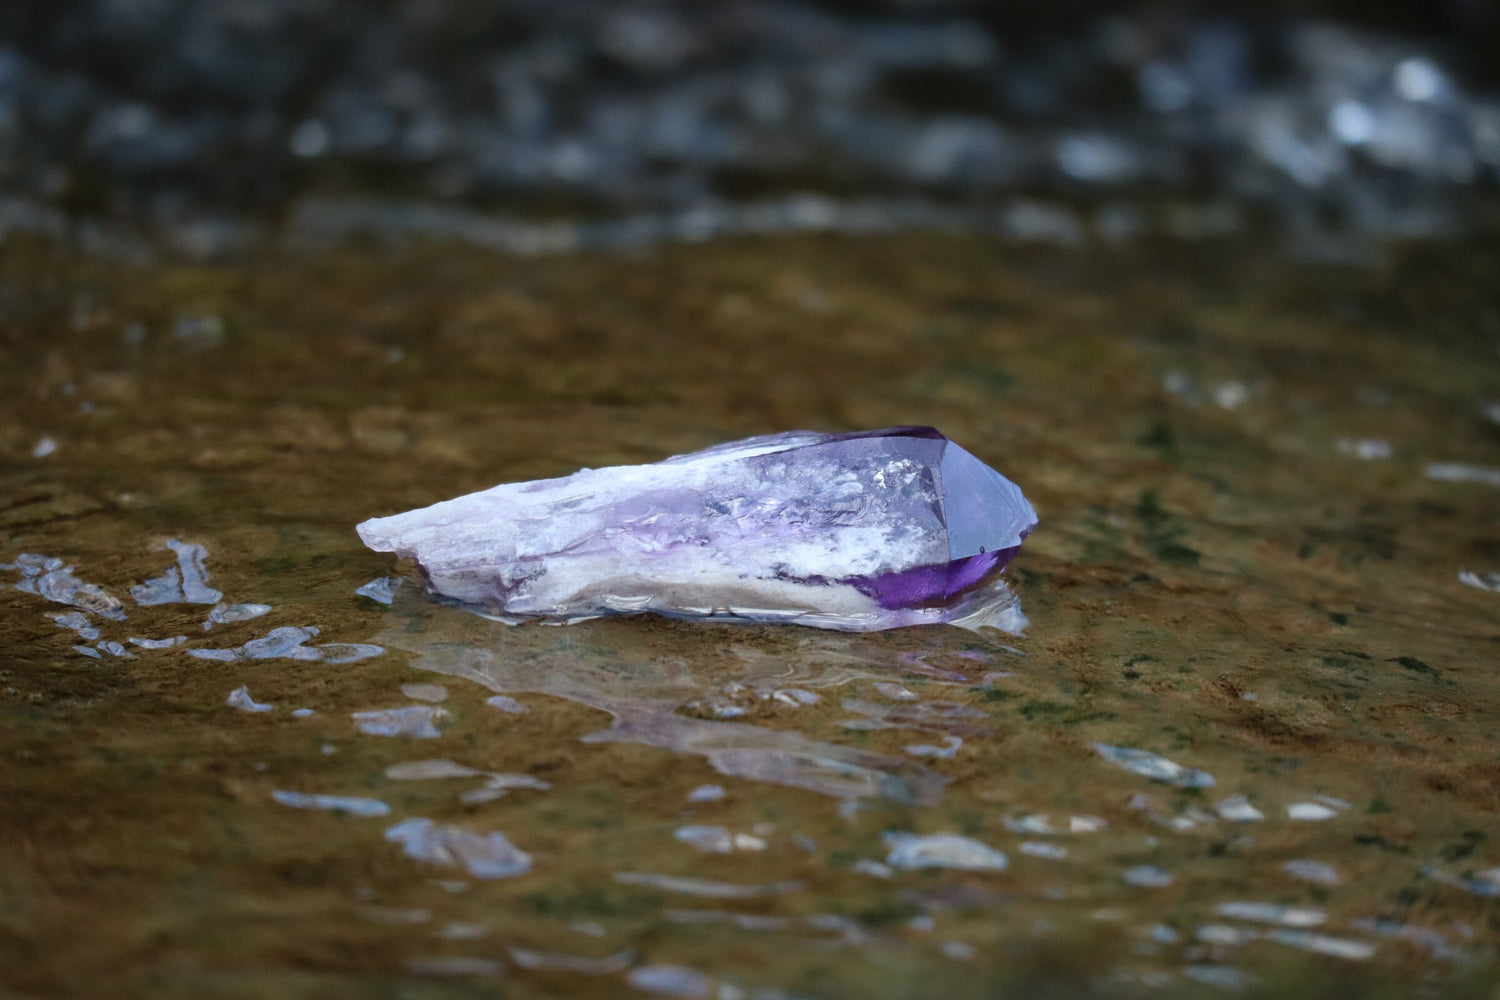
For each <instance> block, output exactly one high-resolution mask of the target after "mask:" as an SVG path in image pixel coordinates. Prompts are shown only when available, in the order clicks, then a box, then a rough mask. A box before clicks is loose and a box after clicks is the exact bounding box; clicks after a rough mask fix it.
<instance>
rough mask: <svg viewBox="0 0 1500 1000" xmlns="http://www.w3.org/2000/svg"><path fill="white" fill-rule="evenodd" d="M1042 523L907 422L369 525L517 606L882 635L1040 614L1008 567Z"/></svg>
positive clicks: (565, 617)
mask: <svg viewBox="0 0 1500 1000" xmlns="http://www.w3.org/2000/svg"><path fill="white" fill-rule="evenodd" d="M1035 526H1036V514H1035V513H1034V512H1033V511H1032V509H1031V505H1030V504H1029V503H1027V502H1026V498H1025V497H1023V496H1022V495H1021V491H1020V489H1019V488H1018V487H1017V486H1016V485H1015V484H1014V483H1012V482H1011V481H1010V480H1008V479H1006V478H1005V477H1004V476H1002V475H1000V474H999V473H998V472H996V471H995V470H993V469H991V468H990V467H989V466H987V465H985V464H984V463H983V462H981V461H979V459H977V458H975V457H974V456H973V455H971V454H969V453H968V452H967V451H965V450H964V449H962V448H960V447H959V446H958V445H956V444H954V443H953V442H951V441H949V440H948V439H947V438H945V437H944V436H943V435H942V434H940V433H938V432H937V431H936V430H934V429H932V428H930V427H893V428H888V429H885V430H878V431H865V432H860V433H853V434H819V433H814V432H810V431H792V432H788V433H784V434H772V435H767V436H764V437H754V438H749V439H746V440H744V441H735V442H731V443H729V444H723V445H718V446H716V447H712V448H708V449H705V450H703V451H698V452H693V453H692V454H688V455H677V456H675V457H672V458H668V459H666V460H664V461H661V462H657V463H656V464H654V465H630V466H616V467H612V468H604V469H584V470H582V471H580V472H576V473H574V474H573V475H571V476H565V477H563V478H560V479H544V480H539V481H536V482H529V483H510V484H505V485H501V486H496V487H494V488H493V489H488V490H484V491H482V492H479V493H471V494H469V495H468V496H462V497H458V498H457V499H454V500H448V501H445V502H443V503H438V504H434V505H433V506H431V507H426V508H423V509H421V510H413V511H408V512H406V513H404V514H396V515H393V516H391V517H377V518H373V519H371V520H369V521H366V522H364V523H363V524H361V525H359V528H358V531H359V535H360V537H361V538H362V539H363V540H364V542H365V544H366V545H368V546H370V548H372V549H375V550H377V551H381V552H395V553H397V554H398V555H401V556H405V557H409V558H412V559H415V560H416V562H417V563H418V564H419V565H420V566H421V568H422V571H423V573H425V574H426V577H427V581H428V585H429V587H430V588H431V589H432V590H433V591H434V592H436V593H437V594H439V595H442V596H443V597H445V598H448V599H450V600H452V601H455V602H458V603H461V604H464V605H468V606H470V607H473V608H475V609H477V610H480V611H482V612H486V613H489V614H492V615H495V616H500V617H504V618H526V617H538V618H544V619H549V620H552V621H579V620H582V619H585V618H591V617H596V616H599V615H606V614H632V613H637V612H642V611H653V612H657V613H660V614H666V615H674V616H679V617H691V618H699V617H705V618H706V617H712V618H729V619H739V620H750V621H784V622H797V623H800V624H805V625H816V626H819V627H823V628H835V629H843V630H846V631H868V630H874V629H884V628H893V627H896V626H900V625H915V624H926V623H938V622H952V623H955V624H969V625H973V624H989V625H1000V626H1001V627H1006V621H1007V620H1008V621H1010V622H1011V623H1015V622H1016V621H1019V622H1020V623H1022V624H1024V618H1023V617H1022V616H1021V615H1020V612H1019V610H1018V609H1017V608H1016V602H1015V599H1014V597H1013V595H1011V594H1010V592H1009V590H1008V589H1006V588H1005V586H1004V584H1003V583H1000V582H999V581H998V580H995V575H996V574H997V573H998V571H999V570H1000V569H1001V567H1003V566H1004V565H1005V564H1006V563H1007V562H1008V561H1009V560H1010V558H1011V556H1013V555H1014V554H1015V552H1016V550H1017V549H1018V548H1019V547H1020V545H1021V541H1022V539H1024V538H1025V537H1026V536H1027V534H1029V533H1030V531H1031V529H1032V528H1033V527H1035ZM1006 614H1008V615H1009V618H1008V619H1007V618H1006Z"/></svg>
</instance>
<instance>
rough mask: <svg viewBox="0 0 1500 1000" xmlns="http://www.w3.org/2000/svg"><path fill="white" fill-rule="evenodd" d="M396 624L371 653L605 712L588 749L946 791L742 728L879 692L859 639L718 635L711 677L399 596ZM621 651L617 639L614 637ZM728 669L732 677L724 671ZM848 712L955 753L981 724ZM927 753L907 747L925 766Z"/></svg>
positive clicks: (859, 789) (770, 732) (830, 790)
mask: <svg viewBox="0 0 1500 1000" xmlns="http://www.w3.org/2000/svg"><path fill="white" fill-rule="evenodd" d="M393 610H394V612H395V613H394V615H393V616H392V619H391V622H392V623H391V625H390V627H388V628H387V629H386V630H385V631H384V632H382V633H381V634H380V635H378V636H376V637H375V640H376V642H377V643H378V644H379V645H381V646H384V647H386V648H389V649H398V650H406V651H407V652H410V653H414V654H416V656H417V657H418V659H417V661H416V665H417V666H419V667H421V668H423V669H426V670H432V671H435V672H437V673H443V674H448V675H451V676H455V677H463V678H467V679H470V680H473V681H476V682H478V683H480V684H482V685H484V686H485V687H487V688H489V689H491V690H493V691H495V692H497V693H499V694H503V695H506V696H510V695H516V694H546V695H552V696H555V697H559V698H566V699H568V700H569V701H573V702H576V703H578V704H582V705H587V706H589V707H590V708H597V709H599V710H601V711H604V712H608V713H609V714H610V715H611V716H612V717H613V719H614V721H613V724H612V725H611V726H610V727H609V728H608V729H604V730H601V731H599V732H596V733H591V734H589V735H587V736H585V737H584V740H585V741H586V742H592V743H599V742H606V741H611V740H624V741H631V742H637V743H644V744H647V745H650V746H654V747H659V748H661V749H664V750H672V751H676V752H681V753H692V754H698V755H701V756H703V757H705V758H707V760H708V761H709V763H710V764H712V766H713V767H714V768H715V769H717V770H718V771H719V772H720V773H722V774H725V775H731V776H735V777H741V778H749V779H753V780H758V781H767V782H771V783H774V784H780V785H792V786H796V787H799V788H807V789H811V790H813V791H817V792H822V793H824V794H826V795H831V796H834V797H837V798H841V799H846V800H852V799H858V798H862V797H880V798H885V799H890V800H894V801H896V802H905V803H912V804H918V805H926V804H933V803H935V802H937V801H938V800H939V799H940V797H941V794H942V788H943V785H944V784H945V782H946V780H947V779H946V778H944V777H942V776H941V775H939V774H937V773H936V772H934V771H933V770H931V769H929V768H927V767H924V766H922V765H921V764H919V763H917V762H916V761H913V760H908V759H904V758H901V757H897V756H893V755H890V754H883V753H875V752H871V751H866V750H860V749H856V748H852V747H848V746H843V745H839V744H836V743H830V742H826V741H819V740H814V739H810V738H808V737H806V736H803V735H801V734H799V733H797V732H789V731H786V730H780V729H770V728H766V727H763V726H758V725H754V724H751V723H748V722H740V721H735V720H737V719H739V718H741V717H743V716H744V715H746V714H747V712H748V711H749V710H750V708H752V707H753V706H754V705H755V704H756V703H757V702H759V701H761V700H765V699H774V700H775V701H776V702H778V703H780V704H784V705H787V706H788V707H792V708H795V707H797V706H808V705H814V704H817V703H818V702H819V701H820V700H821V697H820V695H818V693H817V691H818V690H819V689H831V688H836V687H838V686H841V685H843V684H846V683H848V682H850V681H853V680H856V679H878V678H880V677H882V676H884V675H882V674H879V673H876V672H875V670H876V669H877V668H876V667H874V666H872V659H871V657H870V655H868V653H866V655H859V654H858V653H856V647H855V646H854V645H853V643H855V642H856V641H857V640H853V639H848V638H844V637H839V636H827V635H823V634H821V633H814V632H810V631H809V632H808V633H807V634H806V636H805V637H804V636H803V633H802V632H801V631H800V630H799V631H798V632H797V633H796V635H797V637H798V639H799V640H800V641H799V642H798V645H797V646H796V648H795V651H794V653H793V655H789V656H777V655H773V654H768V653H766V652H763V651H762V650H760V649H756V648H754V647H752V646H751V645H749V644H748V642H745V640H746V639H748V636H747V635H745V634H742V633H739V632H737V629H738V628H739V627H738V626H723V627H722V628H715V627H713V626H709V627H710V628H715V630H714V631H713V633H712V635H711V638H712V640H713V641H714V646H713V648H714V650H715V651H716V653H719V654H723V653H727V654H728V656H727V657H723V658H722V662H718V660H719V657H717V656H716V662H715V663H714V664H713V669H711V670H710V669H706V668H705V666H704V665H702V664H695V663H693V662H692V661H691V659H689V658H686V657H685V656H683V655H681V654H680V653H679V652H678V651H676V650H672V651H670V652H669V653H668V654H667V655H662V654H661V653H660V652H658V653H656V655H650V654H646V655H642V654H640V653H624V652H622V651H621V650H619V649H617V648H615V647H614V646H613V645H612V644H611V643H610V642H609V641H608V640H607V639H605V638H604V637H603V634H602V633H600V632H597V631H593V630H591V629H589V628H586V627H585V628H578V627H564V628H547V627H538V626H522V627H514V626H509V625H504V624H500V623H496V622H493V621H489V620H486V619H484V618H482V617H479V616H475V615H468V614H462V613H459V612H457V611H455V610H454V609H451V608H445V607H442V606H440V605H436V604H434V603H433V602H431V601H429V600H427V599H426V598H425V597H421V596H418V595H413V594H411V592H410V589H409V590H408V591H407V592H406V593H405V594H398V596H397V598H396V601H395V604H394V605H393ZM615 638H618V634H615ZM726 664H727V669H726V667H725V665H726ZM844 707H845V708H847V709H848V710H850V711H852V712H855V713H857V714H859V715H861V716H864V718H861V719H857V720H850V722H849V723H848V728H851V729H868V728H881V727H885V726H898V725H899V726H901V727H902V728H907V729H915V730H918V731H924V732H932V733H936V734H938V735H940V736H944V737H945V738H947V739H948V740H949V741H950V742H949V743H948V746H953V745H956V744H959V743H961V738H962V736H963V735H967V734H970V733H973V732H975V731H976V727H975V722H974V716H977V715H980V713H976V712H973V711H964V710H962V709H961V707H959V706H952V707H946V706H944V705H943V704H941V703H933V704H931V705H929V706H926V707H925V708H924V709H923V710H919V709H918V708H917V707H915V706H901V705H899V704H897V705H892V706H891V707H889V708H887V707H884V706H874V705H870V704H868V703H865V702H862V701H858V700H853V699H851V700H848V701H846V702H844ZM931 749H932V748H930V747H927V746H925V745H918V746H914V747H913V748H911V752H912V753H913V754H914V755H916V756H923V755H928V751H929V750H931Z"/></svg>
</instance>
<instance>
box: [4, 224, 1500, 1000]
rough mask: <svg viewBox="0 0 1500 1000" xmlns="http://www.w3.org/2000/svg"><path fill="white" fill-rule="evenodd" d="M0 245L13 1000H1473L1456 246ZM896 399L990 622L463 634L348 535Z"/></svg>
mask: <svg viewBox="0 0 1500 1000" xmlns="http://www.w3.org/2000/svg"><path fill="white" fill-rule="evenodd" d="M3 252H4V256H3V258H0V449H3V450H0V484H3V485H0V498H3V499H0V562H4V563H5V564H6V565H7V566H9V567H10V568H9V569H5V570H0V583H3V585H4V589H0V649H3V652H4V657H3V658H4V663H3V665H0V717H3V723H0V754H3V757H0V759H3V760H4V762H5V763H4V765H3V768H0V790H3V793H4V800H5V807H4V809H3V810H0V850H3V852H4V857H5V859H6V860H5V863H4V865H3V866H0V968H3V969H4V972H3V973H0V985H3V986H4V987H5V988H6V989H9V990H14V991H16V992H17V993H18V994H20V995H47V996H52V995H86V994H89V993H90V992H93V990H94V989H95V988H96V986H97V984H98V983H99V982H101V981H103V980H104V978H105V977H108V978H109V981H111V982H112V983H114V984H115V989H114V990H113V992H114V993H115V994H116V995H121V996H148V995H149V996H202V995H209V994H212V995H216V996H264V995H268V994H272V993H275V994H277V995H284V996H318V997H332V996H356V995H359V996H392V997H395V996H402V997H407V996H411V997H417V996H428V995H471V994H472V995H476V996H477V995H485V996H493V995H506V996H538V995H569V996H601V997H603V996H610V997H613V996H621V995H641V996H650V995H658V996H710V995H712V996H718V997H725V998H728V997H737V996H743V997H776V996H796V997H915V996H939V995H942V996H994V995H1002V994H1004V992H1005V990H1006V989H1007V988H1013V989H1014V990H1015V991H1016V995H1023V996H1029V995H1038V994H1039V993H1041V992H1043V991H1045V990H1053V991H1055V993H1054V994H1053V995H1063V996H1075V995H1088V994H1091V993H1092V994H1097V995H1109V996H1116V995H1136V994H1139V995H1154V994H1161V993H1164V992H1165V993H1170V994H1172V995H1178V994H1196V993H1199V992H1201V993H1203V994H1204V995H1236V994H1239V995H1253V994H1255V993H1256V992H1257V991H1259V990H1262V989H1263V990H1266V991H1274V992H1277V993H1279V994H1304V995H1309V996H1311V995H1328V993H1329V992H1330V991H1331V990H1343V991H1345V992H1347V993H1349V994H1351V995H1361V994H1372V995H1373V994H1379V993H1381V992H1382V991H1384V993H1385V994H1387V995H1392V996H1410V995H1420V994H1422V993H1424V992H1425V993H1426V994H1428V995H1434V996H1436V995H1443V996H1449V995H1476V996H1478V995H1486V994H1487V991H1488V990H1489V987H1488V985H1487V984H1488V983H1489V982H1491V981H1493V978H1494V976H1495V958H1496V955H1495V950H1496V944H1497V941H1500V910H1497V904H1496V897H1497V895H1500V841H1497V835H1496V832H1495V831H1496V830H1497V829H1500V825H1497V823H1496V818H1497V813H1500V744H1497V740H1496V733H1497V732H1500V680H1497V677H1496V673H1495V670H1494V662H1495V655H1496V652H1497V650H1500V644H1497V638H1500V628H1497V622H1500V593H1497V592H1496V588H1495V587H1494V586H1491V584H1492V583H1493V580H1494V578H1495V577H1494V574H1496V573H1497V572H1500V535H1497V534H1496V531H1497V528H1496V520H1495V515H1496V512H1497V511H1500V493H1497V491H1496V486H1495V480H1496V478H1497V477H1500V472H1497V470H1500V419H1497V408H1500V370H1497V367H1496V365H1495V360H1496V350H1497V344H1500V304H1497V300H1496V298H1495V296H1494V292H1493V288H1492V287H1491V279H1490V276H1491V275H1492V274H1493V273H1494V272H1495V268H1496V266H1497V264H1500V260H1497V256H1496V254H1495V252H1494V245H1493V243H1490V244H1470V245H1447V246H1443V247H1414V248H1405V249H1401V248H1397V249H1392V250H1390V251H1389V252H1388V253H1387V254H1386V256H1385V257H1384V259H1383V260H1382V261H1381V262H1380V263H1378V264H1374V265H1371V266H1366V267H1362V268H1358V269H1354V268H1342V269H1339V268H1332V267H1309V266H1307V265H1304V264H1299V263H1296V262H1294V261H1289V260H1287V259H1286V258H1285V257H1284V256H1282V255H1280V254H1278V253H1276V252H1274V251H1273V250H1272V249H1271V248H1269V247H1266V246H1261V245H1258V244H1255V243H1253V242H1243V243H1233V244H1222V245H1214V246H1212V247H1205V246H1203V245H1198V246H1186V247H1184V246H1174V245H1160V246H1157V245H1141V246H1136V247H1133V248H1131V249H1130V250H1129V252H1126V251H1123V250H1121V251H1103V250H1099V251H1073V252H1054V251H1038V250H1035V249H1028V250H1022V249H1018V248H1007V247H1002V246H998V245H995V244H993V243H991V242H988V241H983V240H978V239H959V238H937V237H922V236H915V235H905V236H901V237H891V238H884V237H882V238H871V239H864V240H840V239H831V238H799V239H778V240H766V241H750V240H747V241H737V242H723V243H715V244H709V245H705V246H698V247H676V248H674V247H664V248H659V249H657V250H655V251H652V252H650V253H647V254H642V255H638V256H634V257H630V258H619V257H611V256H603V255H599V256H594V255H575V256H561V257H555V258H550V259H545V260H516V259H510V258H505V257H498V256H495V255H491V254H486V253H482V252H477V251H474V250H472V249H459V248H453V247H417V248H411V249H408V250H406V251H402V252H392V251H388V250H377V249H373V248H365V249H351V250H345V251H339V252H336V253H328V254H321V255H306V256H295V255H279V256H275V257H272V258H269V259H264V260H260V261H256V262H250V263H241V264H233V265H228V264H226V265H221V266H206V265H177V264H158V265H157V266H155V267H152V268H149V269H136V268H133V267H131V266H129V265H124V264H118V263H109V262H105V261H99V260H80V259H75V258H65V257H60V256H58V255H57V254H55V253H54V252H52V251H51V250H48V249H47V248H45V247H43V246H41V245H39V244H26V243H24V242H23V241H19V240H16V239H14V238H13V239H12V240H11V241H10V242H8V243H7V244H6V245H5V247H4V251H3ZM899 423H931V424H934V425H936V426H938V427H940V428H942V429H943V430H944V431H945V432H946V433H948V434H949V436H951V437H952V438H953V439H955V440H956V441H958V442H960V443H961V444H963V445H964V446H965V447H967V448H968V449H969V450H971V451H973V452H974V453H975V454H976V455H978V456H979V457H980V458H982V459H984V460H986V461H988V462H989V463H990V464H992V465H994V466H995V467H997V468H998V469H1000V470H1001V471H1002V472H1004V473H1005V474H1007V475H1008V476H1010V477H1011V478H1013V479H1015V480H1016V481H1017V482H1018V483H1020V484H1021V485H1022V487H1023V488H1024V489H1025V490H1026V492H1027V495H1028V497H1029V498H1030V499H1031V500H1032V502H1033V503H1034V504H1035V506H1036V508H1037V510H1038V513H1039V515H1040V517H1041V527H1040V528H1039V529H1038V530H1037V532H1036V533H1035V534H1034V535H1033V536H1032V538H1031V539H1030V540H1028V541H1027V543H1026V545H1025V547H1024V548H1023V549H1022V551H1021V554H1020V555H1019V556H1018V557H1017V559H1016V561H1015V562H1014V563H1013V564H1012V566H1011V567H1010V569H1009V570H1008V571H1007V577H1008V578H1009V580H1010V581H1011V584H1012V586H1013V587H1014V588H1015V590H1016V592H1017V594H1018V596H1019V598H1020V601H1021V604H1022V607H1023V608H1024V611H1025V614H1026V616H1027V617H1028V618H1029V619H1030V625H1029V627H1028V628H1027V629H1026V630H1025V632H1024V634H1021V635H1010V634H1004V633H1000V632H996V631H993V630H991V631H986V632H983V633H975V632H970V631H965V630H962V629H958V628H952V627H930V628H915V629H906V630H897V631H893V632H887V633H879V634H873V635H863V636H851V635H843V634H835V633H828V632H820V631H816V630H811V629H804V628H797V627H771V626H760V627H756V626H731V625H723V624H692V623H683V622H672V621H666V620H662V619H655V618H628V619H616V620H608V621H595V622H588V623H584V624H580V625H574V626H568V627H542V626H524V627H509V626H506V625H503V624H500V623H496V622H491V621H487V620H485V619H482V618H479V617H476V616H473V615H469V614H466V613H464V612H462V611H458V610H455V609H452V608H448V607H444V606H441V605H439V604H437V603H434V602H433V601H431V600H429V599H428V598H427V597H426V596H425V595H424V594H423V593H422V589H421V586H420V582H419V581H418V580H417V579H416V578H415V577H414V575H413V573H412V568H411V567H410V566H406V565H401V564H398V563H395V562H393V561H392V560H390V559H389V558H388V557H385V556H381V555H378V554H375V553H371V552H368V551H366V550H365V549H364V548H363V547H362V546H361V545H360V544H359V542H358V539H357V538H356V537H355V535H354V533H353V525H354V524H355V523H356V522H357V521H360V520H362V519H364V518H366V517H369V516H372V515H376V514H385V513H391V512H395V511H398V510H403V509H407V508H409V507H413V506H417V505H422V504H426V503H429V502H432V501H435V500H438V499H442V498H446V497H449V496H453V495H457V494H459V493H461V492H465V491H469V490H473V489H478V488H483V487H487V486H490V485H493V484H494V483H495V482H499V481H506V480H519V479H530V478H537V477H541V476H548V475H559V474H565V473H568V472H571V471H573V470H574V469H576V468H578V467H580V466H585V465H587V466H599V465H605V464H610V463H618V462H633V461H649V460H653V459H656V458H659V457H662V456H664V455H667V454H670V453H675V452H682V451H687V450H691V449H694V448H698V447H702V446H706V445H709V444H712V443H715V442H719V441H723V440H728V439H732V438H735V437H739V436H744V435H748V434H752V433H762V432H768V431H775V430H783V429H789V428H798V427H810V428H817V429H828V430H839V429H848V428H859V427H875V426H882V425H889V424H899ZM49 560H58V561H57V562H49ZM924 838H930V839H924Z"/></svg>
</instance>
